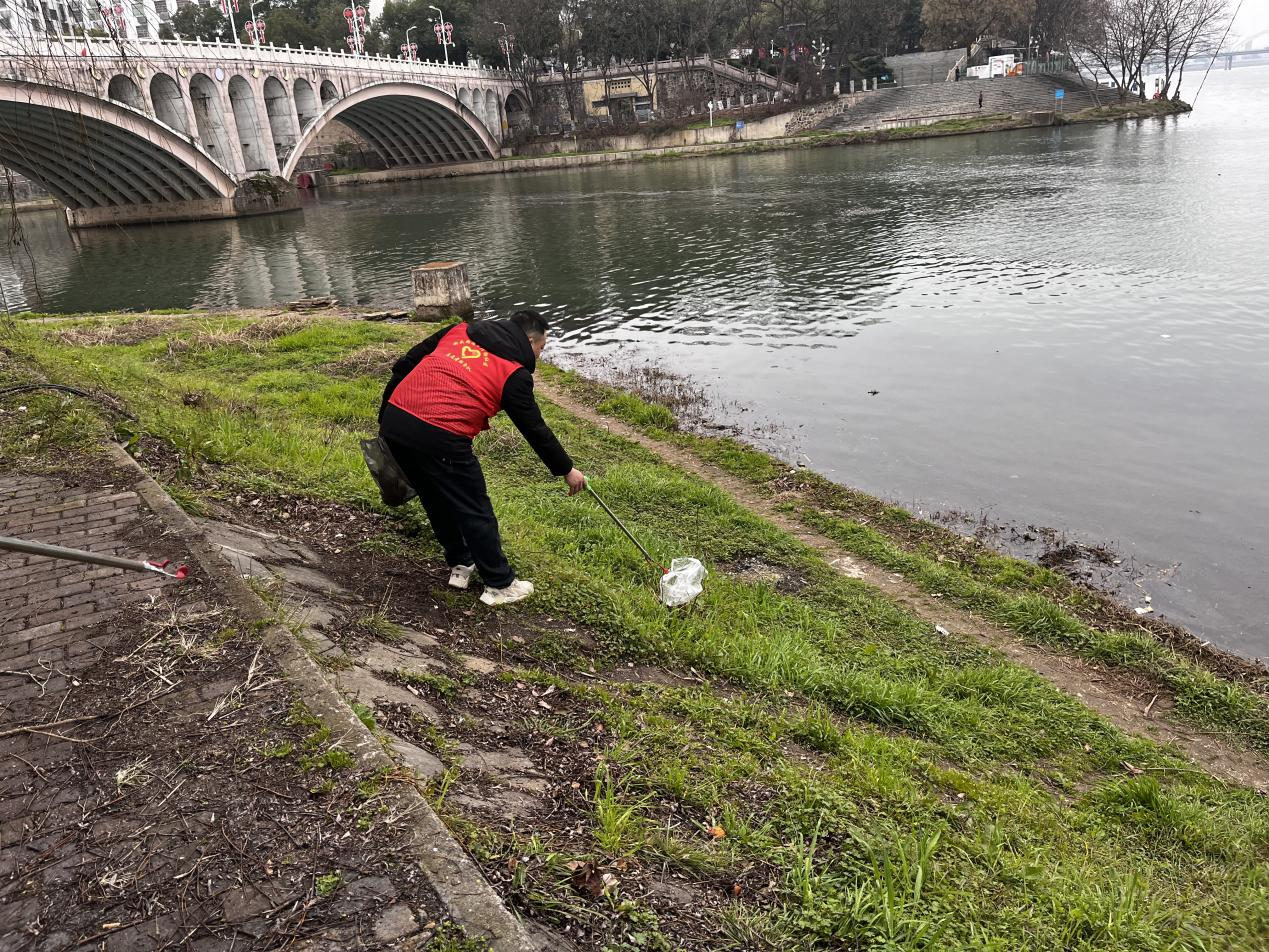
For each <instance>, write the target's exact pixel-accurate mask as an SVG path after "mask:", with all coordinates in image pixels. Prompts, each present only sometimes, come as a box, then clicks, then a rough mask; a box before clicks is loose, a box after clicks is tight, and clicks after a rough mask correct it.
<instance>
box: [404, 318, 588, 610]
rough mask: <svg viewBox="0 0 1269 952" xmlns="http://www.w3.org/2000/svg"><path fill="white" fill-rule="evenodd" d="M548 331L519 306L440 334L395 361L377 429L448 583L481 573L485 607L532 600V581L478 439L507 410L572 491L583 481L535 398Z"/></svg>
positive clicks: (459, 584) (582, 485)
mask: <svg viewBox="0 0 1269 952" xmlns="http://www.w3.org/2000/svg"><path fill="white" fill-rule="evenodd" d="M547 327H548V325H547V322H546V319H545V318H544V317H542V315H541V314H538V313H537V312H536V311H519V312H517V313H515V314H513V315H511V317H510V319H508V320H496V321H495V320H491V321H476V322H474V323H471V324H456V325H454V326H453V327H447V328H445V329H444V330H440V331H437V332H436V333H435V334H433V335H432V336H431V337H429V338H428V339H427V340H425V341H423V342H422V343H421V344H418V345H416V346H415V347H413V348H412V349H411V350H410V352H409V353H407V354H406V355H405V356H404V357H402V358H401V359H400V360H398V361H397V362H396V364H394V365H393V367H392V379H391V380H390V381H388V386H387V389H386V390H384V392H383V404H382V406H381V407H380V409H379V435H380V436H382V437H383V438H384V440H385V441H386V442H387V444H388V447H389V449H391V450H392V455H393V456H395V457H396V459H397V462H398V463H399V464H400V465H401V469H402V470H404V471H405V475H406V478H407V479H409V481H410V485H412V486H413V487H414V490H415V492H417V493H418V494H419V501H420V502H421V503H422V504H423V508H424V510H426V512H427V518H428V520H429V521H430V522H431V523H432V531H433V532H435V533H436V539H437V541H438V542H440V544H441V547H442V548H443V549H444V550H445V561H446V562H447V563H448V564H449V567H450V575H449V584H450V585H451V586H452V587H454V588H466V587H467V586H468V583H469V582H470V580H471V575H472V572H473V571H479V572H480V577H481V579H482V580H483V581H484V583H485V591H484V593H483V594H482V595H481V596H480V600H481V601H482V602H484V603H485V604H486V605H502V604H506V603H507V602H518V601H519V600H520V599H522V598H528V597H529V596H530V595H532V594H533V583H532V582H529V581H526V580H525V579H517V578H516V575H515V572H514V571H513V570H512V568H511V566H510V564H508V562H507V558H506V556H505V555H503V554H502V541H501V539H500V538H499V537H498V519H497V517H496V516H495V515H494V511H493V505H492V504H491V503H490V501H489V494H488V493H487V492H486V490H485V475H484V473H483V472H481V469H480V462H479V461H478V460H477V459H476V456H475V454H474V453H473V452H472V438H473V437H475V436H476V434H477V433H479V432H480V431H481V430H487V429H489V419H490V417H492V416H494V415H496V414H497V413H498V411H499V410H506V411H507V416H508V417H510V418H511V422H512V423H514V424H515V425H516V428H517V429H519V431H520V432H521V433H522V434H523V435H524V438H525V439H526V440H528V442H529V445H530V446H532V447H533V450H534V452H536V453H537V454H538V456H539V457H541V459H542V462H543V463H545V464H546V466H547V469H549V470H550V471H551V472H552V473H553V474H554V475H556V476H562V477H564V481H565V482H566V483H567V484H568V494H569V495H570V496H571V495H573V494H574V493H578V492H581V491H582V489H584V488H585V486H586V477H585V476H583V475H582V474H581V473H580V472H578V471H577V469H575V468H574V467H573V461H572V460H571V459H570V458H569V455H568V454H567V453H566V452H564V448H563V447H562V446H560V441H559V440H557V439H556V438H555V434H554V433H552V432H551V428H550V427H549V426H547V425H546V421H545V420H543V419H542V411H541V410H539V409H538V404H537V401H536V400H535V399H534V398H533V370H534V367H535V366H536V365H537V358H538V357H540V356H541V355H542V350H543V349H544V348H545V347H546V335H547Z"/></svg>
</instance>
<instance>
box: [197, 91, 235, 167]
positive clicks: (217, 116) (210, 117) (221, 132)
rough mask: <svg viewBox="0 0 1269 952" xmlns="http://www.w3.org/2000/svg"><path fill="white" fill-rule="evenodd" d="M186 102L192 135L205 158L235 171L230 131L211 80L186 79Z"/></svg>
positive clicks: (218, 92) (218, 95) (218, 94)
mask: <svg viewBox="0 0 1269 952" xmlns="http://www.w3.org/2000/svg"><path fill="white" fill-rule="evenodd" d="M189 99H190V105H191V106H193V107H194V127H195V128H194V131H195V132H197V133H198V141H199V142H200V143H202V146H203V148H204V149H205V150H206V151H207V154H208V155H210V156H211V157H212V159H213V160H215V161H216V162H219V163H220V164H221V165H223V166H224V167H225V168H227V169H235V168H237V167H238V163H237V162H236V161H235V159H234V154H233V152H232V150H231V149H230V147H229V127H228V126H227V125H226V124H225V110H224V107H223V106H222V105H221V100H220V90H219V89H218V88H217V86H216V84H215V83H214V82H212V79H211V77H210V76H208V75H207V74H206V73H195V74H194V75H193V76H191V77H190V78H189Z"/></svg>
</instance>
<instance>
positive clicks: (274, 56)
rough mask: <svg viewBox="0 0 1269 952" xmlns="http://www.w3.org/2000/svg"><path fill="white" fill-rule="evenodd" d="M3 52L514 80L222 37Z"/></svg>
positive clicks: (64, 43)
mask: <svg viewBox="0 0 1269 952" xmlns="http://www.w3.org/2000/svg"><path fill="white" fill-rule="evenodd" d="M0 56H2V57H4V58H5V59H6V60H8V61H9V62H10V63H12V62H13V60H15V59H24V60H27V61H31V60H37V59H50V60H57V61H62V62H67V61H70V62H74V61H78V60H81V59H82V60H90V61H93V62H101V61H103V60H109V59H119V60H142V61H150V62H153V61H162V60H167V61H184V62H191V61H215V62H217V63H233V62H239V63H247V64H251V65H260V66H263V65H266V64H267V65H269V66H274V67H276V66H296V67H301V68H306V69H312V68H314V67H329V68H335V69H341V70H357V71H360V70H369V71H374V72H377V73H385V72H388V73H399V74H404V75H413V76H420V75H427V74H432V75H437V74H439V75H443V76H448V77H453V78H458V77H463V78H471V77H474V76H479V77H481V78H483V79H486V80H488V81H491V82H512V81H513V77H512V76H511V74H510V73H508V72H507V71H506V70H505V69H490V68H488V67H484V66H467V65H465V64H463V65H459V64H449V65H446V64H445V63H436V62H432V61H431V60H414V61H410V60H405V59H396V58H393V57H389V56H381V55H376V56H372V55H369V54H364V53H363V54H353V53H349V52H347V51H345V50H329V49H326V50H320V49H305V48H304V47H302V46H301V47H299V48H298V49H293V48H291V47H290V46H289V45H288V46H274V45H272V44H269V43H265V44H261V45H260V46H256V45H253V44H238V43H233V42H228V43H226V42H222V41H221V40H202V39H192V40H189V39H177V40H139V39H128V40H123V41H119V40H114V39H112V38H110V37H77V36H64V37H41V38H29V39H18V38H17V37H14V36H12V35H10V36H7V37H3V38H0Z"/></svg>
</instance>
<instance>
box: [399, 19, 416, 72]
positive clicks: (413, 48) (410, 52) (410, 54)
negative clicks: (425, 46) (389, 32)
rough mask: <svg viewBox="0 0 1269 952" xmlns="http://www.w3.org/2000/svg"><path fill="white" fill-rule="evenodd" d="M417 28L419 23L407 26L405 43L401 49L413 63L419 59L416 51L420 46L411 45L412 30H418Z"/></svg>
mask: <svg viewBox="0 0 1269 952" xmlns="http://www.w3.org/2000/svg"><path fill="white" fill-rule="evenodd" d="M417 29H418V25H417V24H415V25H413V26H407V27H406V28H405V45H404V46H402V47H401V51H402V52H403V53H405V56H406V59H408V60H409V61H410V62H411V63H413V62H414V61H415V60H416V59H417V57H416V56H415V55H414V53H415V51H416V50H417V49H418V47H417V46H411V45H410V31H411V30H417Z"/></svg>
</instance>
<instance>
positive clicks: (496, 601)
mask: <svg viewBox="0 0 1269 952" xmlns="http://www.w3.org/2000/svg"><path fill="white" fill-rule="evenodd" d="M532 594H533V583H532V582H526V581H525V580H524V579H522V578H518V579H516V580H515V581H514V582H512V583H511V584H510V585H508V586H507V587H506V588H490V587H489V586H488V585H486V586H485V591H484V592H483V593H482V594H481V596H480V600H481V601H482V602H484V603H485V604H486V605H509V604H511V603H512V602H518V601H520V599H522V598H528V597H529V596H530V595H532Z"/></svg>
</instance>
